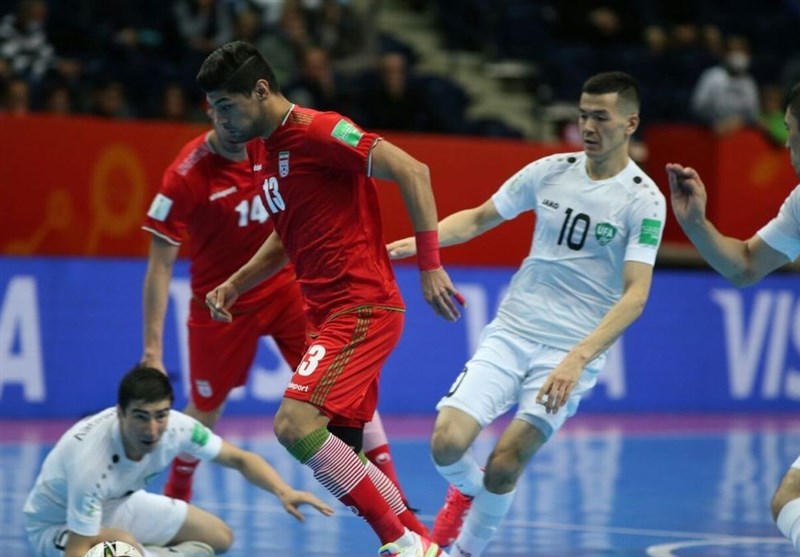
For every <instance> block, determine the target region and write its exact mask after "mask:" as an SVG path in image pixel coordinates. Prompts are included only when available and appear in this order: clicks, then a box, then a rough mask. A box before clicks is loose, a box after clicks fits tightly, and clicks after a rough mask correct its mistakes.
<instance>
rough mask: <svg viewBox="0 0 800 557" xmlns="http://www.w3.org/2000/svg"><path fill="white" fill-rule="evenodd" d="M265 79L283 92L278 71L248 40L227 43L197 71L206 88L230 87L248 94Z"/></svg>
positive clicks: (221, 88)
mask: <svg viewBox="0 0 800 557" xmlns="http://www.w3.org/2000/svg"><path fill="white" fill-rule="evenodd" d="M260 79H265V80H266V81H267V83H269V89H270V91H272V92H273V93H280V90H281V88H280V84H279V83H278V78H277V77H275V71H274V70H273V69H272V66H270V65H269V62H267V60H266V58H264V56H263V55H262V54H261V52H259V50H258V49H257V48H256V47H254V46H253V45H251V44H249V43H246V42H244V41H234V42H232V43H227V44H224V45H222V46H220V47H218V48H217V49H216V50H214V51H213V52H212V53H211V54H209V55H208V56H207V57H206V59H205V60H204V61H203V64H202V65H201V66H200V71H199V72H198V73H197V84H198V85H199V86H200V88H201V89H203V91H205V92H206V93H210V92H212V91H226V92H229V93H239V94H242V95H248V94H250V92H252V91H253V89H255V86H256V83H257V82H258V80H260Z"/></svg>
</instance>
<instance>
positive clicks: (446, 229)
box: [386, 199, 504, 259]
mask: <svg viewBox="0 0 800 557" xmlns="http://www.w3.org/2000/svg"><path fill="white" fill-rule="evenodd" d="M503 220H504V219H503V217H501V216H500V214H499V213H498V212H497V208H496V207H495V206H494V202H493V201H492V200H491V199H487V200H486V201H485V202H484V203H483V204H482V205H478V206H477V207H472V208H471V209H464V210H463V211H458V212H456V213H453V214H452V215H450V216H448V217H445V218H444V219H442V221H441V222H439V226H438V229H439V245H441V246H453V245H456V244H462V243H464V242H467V241H469V240H471V239H472V238H475V237H476V236H480V235H481V234H483V233H484V232H486V231H487V230H491V229H492V228H494V227H495V226H497V225H498V224H500V223H501V222H503ZM386 249H387V250H389V257H391V258H392V259H403V258H406V257H411V256H412V255H416V253H417V244H416V241H415V239H414V238H413V237H411V236H409V237H407V238H403V239H401V240H396V241H394V242H391V243H390V244H388V245H387V246H386Z"/></svg>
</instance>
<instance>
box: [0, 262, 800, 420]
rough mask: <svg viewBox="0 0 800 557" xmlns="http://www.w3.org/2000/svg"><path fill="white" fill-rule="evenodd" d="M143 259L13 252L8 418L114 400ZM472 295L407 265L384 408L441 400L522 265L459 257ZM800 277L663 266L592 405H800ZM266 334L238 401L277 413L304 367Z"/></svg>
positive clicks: (247, 409)
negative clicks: (457, 310) (436, 302)
mask: <svg viewBox="0 0 800 557" xmlns="http://www.w3.org/2000/svg"><path fill="white" fill-rule="evenodd" d="M145 266H146V265H145V262H144V260H142V259H102V260H97V259H81V258H64V259H61V258H17V257H3V258H0V418H22V417H24V418H49V417H75V416H80V415H84V414H87V413H90V412H94V411H96V410H99V409H101V408H104V407H107V406H110V405H112V404H114V402H115V398H116V388H117V382H118V380H119V378H120V376H121V375H122V374H123V373H125V372H126V371H127V370H128V369H130V368H131V367H132V366H133V365H134V364H135V363H136V362H137V360H138V359H139V357H140V355H141V329H142V317H141V315H142V311H141V291H142V280H143V277H144V272H145ZM448 270H449V272H450V275H451V277H452V278H453V280H454V281H455V282H456V284H457V286H458V288H459V289H460V291H461V292H462V293H463V294H464V296H465V297H466V298H467V300H468V302H469V307H468V308H466V310H464V312H463V313H464V315H463V317H462V319H461V320H460V321H458V322H456V323H448V322H446V321H444V320H442V319H441V318H438V317H436V316H435V315H434V314H433V312H432V311H431V309H430V308H429V307H428V306H427V304H425V302H424V300H423V299H422V295H421V292H420V289H419V277H418V274H417V272H416V270H415V268H414V267H406V266H398V267H397V275H398V280H399V282H400V286H401V288H402V290H403V293H404V296H405V299H406V303H407V305H408V312H407V315H406V327H405V332H404V335H403V338H402V340H401V342H400V344H399V345H398V347H397V349H396V350H395V352H394V354H393V355H392V357H391V359H390V360H389V362H388V364H387V366H386V367H385V369H384V372H383V376H382V380H381V403H380V409H381V411H382V412H383V413H385V414H426V413H433V412H435V410H434V406H435V404H436V402H437V401H438V399H439V398H440V397H441V396H442V395H443V394H444V393H446V392H447V391H448V389H449V387H450V385H451V383H452V382H453V380H454V379H455V378H456V376H457V375H458V373H459V372H460V371H461V369H462V368H463V365H464V362H465V361H466V360H467V359H468V358H469V356H470V355H471V354H472V353H473V352H474V350H475V348H476V346H477V344H478V341H479V338H480V333H481V330H482V328H483V327H484V326H485V325H486V324H487V323H488V322H489V321H490V320H491V319H492V317H493V316H494V314H495V312H496V309H497V306H498V304H499V302H500V300H501V299H502V296H503V295H504V293H505V290H506V288H507V285H508V282H509V280H510V278H511V275H512V273H513V269H505V268H503V269H497V268H494V269H486V268H466V267H451V268H450V269H448ZM187 277H188V269H187V266H186V264H185V262H179V263H178V265H177V268H176V275H175V280H173V283H172V286H171V291H170V305H169V311H168V314H167V319H166V324H165V349H164V351H165V364H166V366H167V368H168V370H169V373H170V375H171V376H172V377H173V379H174V382H175V385H176V391H177V395H178V400H177V403H176V405H177V407H179V408H180V407H182V406H183V405H184V404H185V401H186V385H187V378H188V363H187V351H186V337H185V334H186V328H185V320H186V314H187V311H188V304H189V288H188V278H187ZM799 298H800V283H798V279H797V277H796V276H792V275H780V274H778V275H774V276H771V277H768V278H767V279H765V280H764V281H762V283H761V284H759V285H757V286H754V287H750V288H747V289H737V288H734V287H732V286H731V285H729V284H728V283H727V282H726V281H724V280H723V279H721V278H719V277H718V276H716V275H715V274H713V273H707V272H690V271H666V270H665V271H658V272H657V274H656V277H655V280H654V284H653V291H652V294H651V297H650V302H649V303H648V306H647V308H646V310H645V313H644V315H643V316H642V317H641V318H640V319H639V321H637V322H636V323H634V325H633V326H632V327H631V328H630V329H629V331H628V332H627V333H626V334H625V335H624V336H623V337H622V338H621V339H620V340H619V341H618V342H617V343H616V344H615V345H614V347H612V348H611V350H610V352H609V358H608V361H607V364H606V367H605V370H604V371H603V373H602V374H601V376H600V379H599V382H598V385H597V387H596V388H595V389H594V391H593V393H592V394H591V395H590V396H589V397H588V398H586V399H584V402H583V403H582V405H581V410H580V411H581V412H717V411H722V412H738V411H742V412H772V411H790V410H797V409H800V299H799ZM291 372H292V370H290V369H289V368H288V367H287V366H286V364H285V363H284V362H283V361H282V360H281V358H280V356H279V355H278V352H277V349H276V347H275V345H274V344H273V343H272V341H271V339H269V338H265V339H264V340H263V341H262V346H261V347H260V348H259V352H258V354H257V357H256V361H255V363H254V365H253V369H252V370H251V375H250V381H249V383H248V384H247V385H246V386H245V387H243V388H241V389H239V390H238V391H236V392H235V393H234V395H233V398H232V400H231V401H230V402H229V404H228V406H227V409H226V414H228V415H237V414H238V415H247V414H260V413H273V412H274V411H275V410H276V409H277V405H278V402H279V400H280V398H281V395H282V393H283V390H284V388H285V386H286V384H287V382H288V380H289V377H290V376H291Z"/></svg>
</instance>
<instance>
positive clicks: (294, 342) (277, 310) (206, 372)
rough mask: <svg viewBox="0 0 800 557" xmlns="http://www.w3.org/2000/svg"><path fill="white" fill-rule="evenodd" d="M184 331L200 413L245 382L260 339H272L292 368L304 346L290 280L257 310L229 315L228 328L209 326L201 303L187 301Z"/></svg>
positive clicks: (298, 299)
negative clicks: (186, 321)
mask: <svg viewBox="0 0 800 557" xmlns="http://www.w3.org/2000/svg"><path fill="white" fill-rule="evenodd" d="M188 327H189V376H190V377H189V378H190V382H191V396H192V402H193V403H194V405H195V407H196V408H197V409H198V410H201V411H203V412H209V411H211V410H214V409H216V408H218V407H219V406H220V405H221V404H222V403H223V402H225V399H226V398H228V394H229V393H230V392H231V390H233V389H234V388H236V387H239V386H241V385H244V384H245V383H246V382H247V377H248V375H249V373H250V368H251V367H252V365H253V360H254V359H255V356H256V350H257V349H258V343H259V339H260V338H261V337H263V336H267V335H270V336H272V338H273V339H274V340H275V343H276V344H277V345H278V348H279V349H280V351H281V354H283V358H284V359H285V360H286V363H287V364H289V366H290V367H291V368H292V369H295V368H296V367H297V364H298V363H299V362H300V359H301V358H302V357H303V353H304V352H305V347H306V316H305V312H304V309H303V298H302V296H301V294H300V288H299V287H298V285H297V283H296V282H294V281H292V282H290V283H287V284H286V286H284V287H281V288H280V289H278V290H276V291H275V292H274V295H273V296H271V297H270V301H269V302H268V303H266V304H265V305H264V306H263V307H261V308H258V309H254V310H253V311H249V312H244V313H240V314H235V315H234V318H233V322H232V323H222V322H219V321H214V320H213V319H211V315H210V313H209V311H208V308H207V307H206V306H205V304H201V303H200V302H198V301H197V300H194V299H193V300H192V303H191V309H190V310H189V323H188Z"/></svg>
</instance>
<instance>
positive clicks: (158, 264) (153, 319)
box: [141, 235, 179, 371]
mask: <svg viewBox="0 0 800 557" xmlns="http://www.w3.org/2000/svg"><path fill="white" fill-rule="evenodd" d="M178 249H179V248H178V246H176V245H173V244H170V243H169V242H167V241H166V240H164V239H162V238H159V237H158V236H156V235H153V236H152V238H151V240H150V252H149V255H148V258H147V272H146V273H145V276H144V287H143V292H142V313H143V320H144V331H143V352H142V359H141V363H143V364H145V365H148V366H150V367H154V368H156V369H160V370H161V371H165V369H164V342H163V341H164V316H165V315H166V313H167V303H168V301H169V283H170V281H171V280H172V268H173V265H174V263H175V259H176V258H177V257H178Z"/></svg>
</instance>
